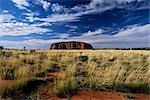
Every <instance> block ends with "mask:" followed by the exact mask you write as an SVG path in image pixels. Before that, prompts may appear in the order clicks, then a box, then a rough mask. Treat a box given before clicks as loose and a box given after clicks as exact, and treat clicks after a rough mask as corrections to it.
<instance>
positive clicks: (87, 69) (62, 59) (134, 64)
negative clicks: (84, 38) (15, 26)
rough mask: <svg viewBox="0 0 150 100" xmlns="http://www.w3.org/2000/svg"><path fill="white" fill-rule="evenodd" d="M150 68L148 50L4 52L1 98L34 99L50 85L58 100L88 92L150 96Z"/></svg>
mask: <svg viewBox="0 0 150 100" xmlns="http://www.w3.org/2000/svg"><path fill="white" fill-rule="evenodd" d="M149 67H150V51H144V50H140V51H139V50H135V51H134V50H22V51H21V50H18V51H17V50H1V51H0V98H17V96H18V95H21V94H24V95H27V96H30V95H31V94H32V93H33V92H36V91H37V89H38V88H39V87H41V86H44V85H47V84H51V89H50V90H49V91H50V92H51V94H53V95H56V96H58V97H71V96H72V95H74V94H76V92H77V91H80V90H87V89H90V90H94V91H117V92H125V93H149V86H150V84H149V73H150V70H149ZM26 99H27V97H26Z"/></svg>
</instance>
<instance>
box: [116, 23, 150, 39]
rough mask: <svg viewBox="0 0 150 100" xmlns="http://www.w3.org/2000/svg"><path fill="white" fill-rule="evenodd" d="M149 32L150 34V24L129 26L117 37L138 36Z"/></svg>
mask: <svg viewBox="0 0 150 100" xmlns="http://www.w3.org/2000/svg"><path fill="white" fill-rule="evenodd" d="M145 34H149V35H150V24H147V25H144V26H136V27H133V28H129V29H126V30H123V31H121V32H119V33H118V34H116V35H115V37H126V36H133V37H135V36H138V37H140V36H141V35H145Z"/></svg>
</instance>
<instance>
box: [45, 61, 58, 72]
mask: <svg viewBox="0 0 150 100" xmlns="http://www.w3.org/2000/svg"><path fill="white" fill-rule="evenodd" d="M59 70H60V66H59V65H58V64H56V63H53V64H51V65H50V66H49V68H48V69H47V72H58V71H59Z"/></svg>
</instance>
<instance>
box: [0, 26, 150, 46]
mask: <svg viewBox="0 0 150 100" xmlns="http://www.w3.org/2000/svg"><path fill="white" fill-rule="evenodd" d="M135 30H137V31H135ZM127 32H129V33H130V34H128V33H127ZM149 32H150V24H147V25H143V26H137V27H133V28H131V29H127V30H124V31H122V32H119V33H118V34H116V35H108V34H99V35H96V36H95V35H93V36H78V37H70V38H63V37H62V38H61V39H51V40H42V39H31V40H25V41H22V42H13V41H0V44H2V45H4V46H6V47H16V48H22V47H20V45H22V46H23V47H24V46H26V47H27V48H30V49H31V48H32V49H39V48H40V49H47V48H49V46H50V44H52V43H54V42H61V41H82V42H88V43H91V44H92V45H93V46H94V47H99V48H118V47H121V48H126V47H127V48H130V47H133V48H134V47H150V43H149V38H150V37H149ZM122 34H126V35H122ZM62 35H63V34H62ZM67 37H68V36H67ZM18 45H19V46H18Z"/></svg>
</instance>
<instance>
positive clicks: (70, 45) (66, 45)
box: [50, 41, 93, 49]
mask: <svg viewBox="0 0 150 100" xmlns="http://www.w3.org/2000/svg"><path fill="white" fill-rule="evenodd" d="M50 49H93V47H92V46H91V45H90V44H89V43H84V42H77V41H69V42H58V43H54V44H52V45H51V47H50Z"/></svg>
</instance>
